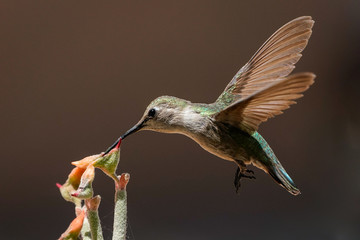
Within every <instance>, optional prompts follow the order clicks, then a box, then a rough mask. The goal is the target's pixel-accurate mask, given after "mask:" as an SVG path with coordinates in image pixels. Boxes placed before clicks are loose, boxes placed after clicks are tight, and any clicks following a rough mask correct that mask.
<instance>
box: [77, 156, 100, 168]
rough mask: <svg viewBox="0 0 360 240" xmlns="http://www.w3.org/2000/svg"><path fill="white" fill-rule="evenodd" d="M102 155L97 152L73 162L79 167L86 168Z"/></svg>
mask: <svg viewBox="0 0 360 240" xmlns="http://www.w3.org/2000/svg"><path fill="white" fill-rule="evenodd" d="M100 156H101V154H95V155H92V156H88V157H86V158H83V159H81V160H79V161H75V162H72V163H71V164H72V165H75V166H77V167H79V168H83V169H86V168H87V167H88V166H89V164H91V163H93V162H94V161H95V160H96V159H97V158H99V157H100Z"/></svg>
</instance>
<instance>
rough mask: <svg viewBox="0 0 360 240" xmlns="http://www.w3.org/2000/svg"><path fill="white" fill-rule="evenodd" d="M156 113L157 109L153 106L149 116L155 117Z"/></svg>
mask: <svg viewBox="0 0 360 240" xmlns="http://www.w3.org/2000/svg"><path fill="white" fill-rule="evenodd" d="M155 114H156V110H155V109H154V108H152V109H150V110H149V113H148V116H149V117H154V116H155Z"/></svg>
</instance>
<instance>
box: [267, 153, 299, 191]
mask: <svg viewBox="0 0 360 240" xmlns="http://www.w3.org/2000/svg"><path fill="white" fill-rule="evenodd" d="M273 160H274V159H273ZM268 170H269V174H270V175H271V176H272V177H273V178H274V180H275V181H276V182H278V183H279V184H280V185H281V186H282V187H284V188H285V189H286V190H287V191H288V192H289V193H291V194H293V195H299V194H300V190H299V189H298V188H297V187H296V186H295V183H294V181H293V180H292V179H291V177H290V176H289V174H287V172H286V171H285V169H284V168H283V166H282V165H281V163H280V162H279V161H278V160H277V159H275V161H274V162H273V165H272V166H270V167H269V169H268Z"/></svg>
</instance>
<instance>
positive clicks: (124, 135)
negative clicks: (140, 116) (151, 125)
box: [103, 119, 147, 155]
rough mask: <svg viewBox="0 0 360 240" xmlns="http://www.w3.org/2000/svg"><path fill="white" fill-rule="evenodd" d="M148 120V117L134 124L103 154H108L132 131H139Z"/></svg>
mask: <svg viewBox="0 0 360 240" xmlns="http://www.w3.org/2000/svg"><path fill="white" fill-rule="evenodd" d="M146 121H147V119H144V120H143V121H141V122H139V123H138V124H136V125H135V126H133V127H132V128H130V129H129V130H128V131H127V132H126V133H124V134H123V135H122V136H121V137H119V138H118V139H117V140H116V141H115V142H114V143H113V145H111V146H110V147H109V148H108V149H107V150H106V151H105V152H104V153H103V155H105V154H108V153H109V152H110V151H111V149H113V148H114V147H115V146H116V145H117V144H118V143H119V141H120V140H122V139H124V138H126V137H127V136H129V135H130V134H132V133H136V132H137V131H139V130H140V129H141V128H142V127H143V126H144V123H145V122H146Z"/></svg>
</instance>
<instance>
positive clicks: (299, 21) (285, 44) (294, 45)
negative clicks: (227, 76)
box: [215, 16, 314, 108]
mask: <svg viewBox="0 0 360 240" xmlns="http://www.w3.org/2000/svg"><path fill="white" fill-rule="evenodd" d="M313 25H314V21H313V20H312V19H311V17H308V16H304V17H299V18H296V19H294V20H292V21H290V22H288V23H287V24H285V25H284V26H282V27H281V28H280V29H278V30H277V31H276V32H275V33H274V34H273V35H272V36H271V37H270V38H269V39H268V40H267V41H266V42H265V43H264V44H263V45H262V46H261V47H260V49H259V50H258V51H257V52H256V53H255V54H254V56H253V57H252V58H251V59H250V61H249V62H248V63H246V64H245V66H243V67H242V68H241V69H240V70H239V71H238V72H237V74H236V75H235V76H234V77H233V79H232V80H231V81H230V83H229V84H228V85H227V86H226V88H225V90H224V92H223V93H222V94H221V95H220V96H219V98H218V99H217V100H216V102H215V103H217V104H218V105H219V106H221V107H222V108H225V107H227V106H229V105H231V104H233V103H234V102H237V101H238V100H239V99H245V98H247V97H248V96H250V95H252V94H254V93H255V92H257V91H259V90H261V89H264V88H266V87H267V86H269V85H271V84H272V83H274V82H276V81H278V80H279V78H282V77H286V76H287V75H289V74H290V73H291V72H292V70H293V69H294V68H295V66H294V65H295V63H296V62H297V61H298V60H299V59H300V57H301V56H302V55H301V54H300V53H301V52H302V51H303V50H304V48H305V47H306V45H307V43H308V40H309V38H310V36H311V33H312V31H311V28H312V26H313Z"/></svg>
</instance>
